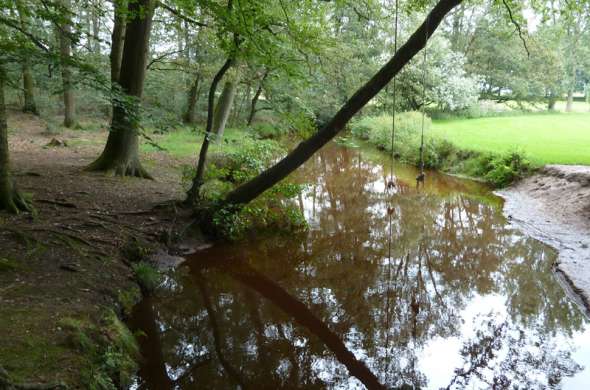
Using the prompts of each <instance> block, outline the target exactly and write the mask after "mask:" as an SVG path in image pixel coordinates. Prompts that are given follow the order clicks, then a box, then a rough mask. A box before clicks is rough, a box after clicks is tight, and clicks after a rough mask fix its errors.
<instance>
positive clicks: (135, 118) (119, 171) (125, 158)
mask: <svg viewBox="0 0 590 390" xmlns="http://www.w3.org/2000/svg"><path fill="white" fill-rule="evenodd" d="M155 4H156V0H138V1H130V2H129V3H128V15H135V16H134V18H133V19H131V20H130V21H128V23H127V26H126V31H125V43H124V45H123V56H122V61H121V70H120V75H119V84H120V85H121V88H122V91H123V93H125V94H127V95H128V96H129V97H130V99H127V101H126V103H125V104H124V105H123V104H114V107H113V120H112V123H111V131H110V133H109V137H108V139H107V143H106V146H105V148H104V150H103V152H102V154H101V155H100V157H99V158H98V159H97V160H96V161H95V162H93V163H92V164H91V165H90V166H89V167H88V170H91V171H103V172H107V173H110V174H114V175H118V176H137V177H142V178H151V176H150V175H149V174H148V173H147V171H146V170H145V169H143V167H142V166H141V163H140V162H139V150H138V149H139V136H138V133H139V114H140V112H139V111H140V104H141V95H142V93H143V82H144V79H145V73H146V65H147V55H148V49H149V38H150V32H151V27H152V17H153V14H154V7H155Z"/></svg>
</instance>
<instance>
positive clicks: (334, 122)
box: [222, 0, 462, 206]
mask: <svg viewBox="0 0 590 390" xmlns="http://www.w3.org/2000/svg"><path fill="white" fill-rule="evenodd" d="M461 1H462V0H440V1H439V2H438V3H437V4H436V6H435V7H434V8H433V9H432V10H431V11H430V13H429V14H428V15H427V17H426V20H425V21H424V22H423V23H422V25H421V26H420V27H419V28H418V29H417V30H416V31H415V32H414V34H412V36H411V37H410V38H409V39H408V41H407V42H406V43H405V44H404V45H403V46H402V47H400V49H399V50H398V52H397V53H396V54H395V55H394V56H393V58H391V59H390V60H389V62H387V63H386V64H385V65H384V66H383V67H382V68H381V69H380V70H379V71H378V72H377V74H375V75H374V76H373V77H372V78H371V79H370V80H369V81H368V82H367V83H366V84H365V85H363V86H362V87H361V88H360V89H359V90H357V91H356V93H355V94H354V95H353V96H352V97H351V98H350V99H349V100H348V101H347V102H346V103H345V104H344V105H343V106H342V108H341V109H340V110H339V111H338V112H337V113H336V115H334V116H333V117H332V119H331V120H330V121H329V122H328V123H327V124H326V125H325V126H324V127H323V128H322V129H321V130H319V131H318V132H317V133H315V134H314V135H313V136H311V137H310V138H309V139H307V140H305V141H303V142H301V143H300V144H299V145H298V146H297V147H296V148H295V149H294V150H293V151H291V153H289V154H288V155H287V156H286V157H285V158H283V159H282V160H281V161H279V162H278V163H277V164H275V165H274V166H272V167H270V168H269V169H267V170H266V171H264V172H262V173H261V174H260V175H258V176H256V177H255V178H253V179H252V180H250V181H248V182H246V183H244V184H243V185H241V186H239V187H238V188H236V189H234V190H233V191H231V192H230V193H229V194H228V195H227V197H226V198H225V200H224V202H223V204H222V206H227V205H242V204H246V203H248V202H250V201H251V200H253V199H255V198H256V197H258V196H259V195H260V194H262V193H263V192H264V191H266V190H267V189H269V188H271V187H272V186H274V185H275V184H277V183H278V182H279V181H281V180H282V179H284V178H285V177H286V176H288V175H289V174H290V173H291V172H293V171H294V170H295V169H297V168H298V167H300V166H301V165H303V163H304V162H305V161H307V160H308V159H309V158H310V157H311V156H313V154H314V153H315V152H317V151H318V150H319V149H320V148H322V147H323V146H324V145H325V144H326V143H328V142H329V141H330V140H331V139H333V138H334V137H335V136H336V135H337V134H338V133H339V132H340V130H342V129H343V128H344V126H345V125H346V123H347V122H348V121H349V120H350V119H351V118H352V117H353V115H354V114H355V113H357V112H358V111H359V110H360V109H361V108H362V107H364V106H365V105H366V104H367V103H368V102H369V101H370V100H371V99H372V98H373V97H374V96H375V95H376V94H377V93H379V91H381V90H382V89H383V88H384V87H385V86H386V85H387V83H389V81H391V79H392V78H393V77H394V76H395V75H396V74H398V72H399V71H400V70H401V69H402V68H403V67H404V66H405V65H406V64H407V63H408V62H409V61H410V60H411V59H412V58H413V57H414V56H415V55H416V54H417V53H418V52H419V51H420V50H422V49H423V48H424V46H425V45H426V43H427V42H428V39H429V37H431V36H432V34H433V33H434V31H435V30H436V28H437V27H438V25H439V24H440V22H441V21H442V20H443V18H444V17H445V16H446V15H447V14H448V13H449V12H450V11H451V10H452V9H453V8H454V7H455V6H457V5H458V4H460V3H461Z"/></svg>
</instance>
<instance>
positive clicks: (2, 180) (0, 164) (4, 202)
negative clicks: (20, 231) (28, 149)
mask: <svg viewBox="0 0 590 390" xmlns="http://www.w3.org/2000/svg"><path fill="white" fill-rule="evenodd" d="M6 81H7V80H6V72H5V71H4V67H3V65H2V64H0V210H4V211H8V212H11V213H18V212H19V211H30V210H31V207H30V206H29V204H28V203H27V201H26V200H25V199H24V198H23V197H22V195H21V194H20V193H19V192H18V190H17V189H16V185H15V183H14V180H13V179H12V176H11V174H10V158H9V153H8V125H7V123H6V120H7V115H6V104H5V102H4V86H5V85H6Z"/></svg>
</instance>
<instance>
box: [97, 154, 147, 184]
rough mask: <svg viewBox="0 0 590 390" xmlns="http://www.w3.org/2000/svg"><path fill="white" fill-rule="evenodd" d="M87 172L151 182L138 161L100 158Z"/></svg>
mask: <svg viewBox="0 0 590 390" xmlns="http://www.w3.org/2000/svg"><path fill="white" fill-rule="evenodd" d="M86 171H88V172H104V173H105V174H106V175H107V176H131V177H139V178H141V179H149V180H153V179H154V178H153V177H152V175H150V174H149V172H148V171H146V170H145V169H144V168H143V167H142V166H141V163H140V162H139V160H136V159H134V160H132V161H115V160H110V159H108V158H105V157H104V156H100V157H99V158H98V159H97V160H96V161H94V162H93V163H92V164H90V165H89V166H88V167H86Z"/></svg>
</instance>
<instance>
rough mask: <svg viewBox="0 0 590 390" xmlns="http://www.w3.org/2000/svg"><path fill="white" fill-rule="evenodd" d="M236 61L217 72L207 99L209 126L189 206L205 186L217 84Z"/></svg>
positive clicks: (190, 191)
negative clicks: (204, 178)
mask: <svg viewBox="0 0 590 390" xmlns="http://www.w3.org/2000/svg"><path fill="white" fill-rule="evenodd" d="M233 62H234V60H233V58H231V57H230V58H228V59H227V60H226V61H225V63H224V64H223V66H222V67H221V68H220V69H219V71H217V74H216V75H215V77H213V81H212V82H211V87H210V88H209V96H208V99H207V126H206V128H205V138H204V139H203V144H202V145H201V151H200V152H199V161H198V162H197V172H196V174H195V177H194V178H193V183H192V185H191V188H190V190H188V193H187V198H186V203H188V204H195V203H197V201H198V199H199V192H200V190H201V186H202V185H203V175H204V174H205V164H206V162H207V150H208V149H209V143H210V141H211V137H212V132H211V130H212V129H213V106H214V105H215V91H217V84H219V81H221V79H222V78H223V76H224V75H225V73H226V72H227V71H228V69H229V68H230V67H231V66H232V64H233Z"/></svg>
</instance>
